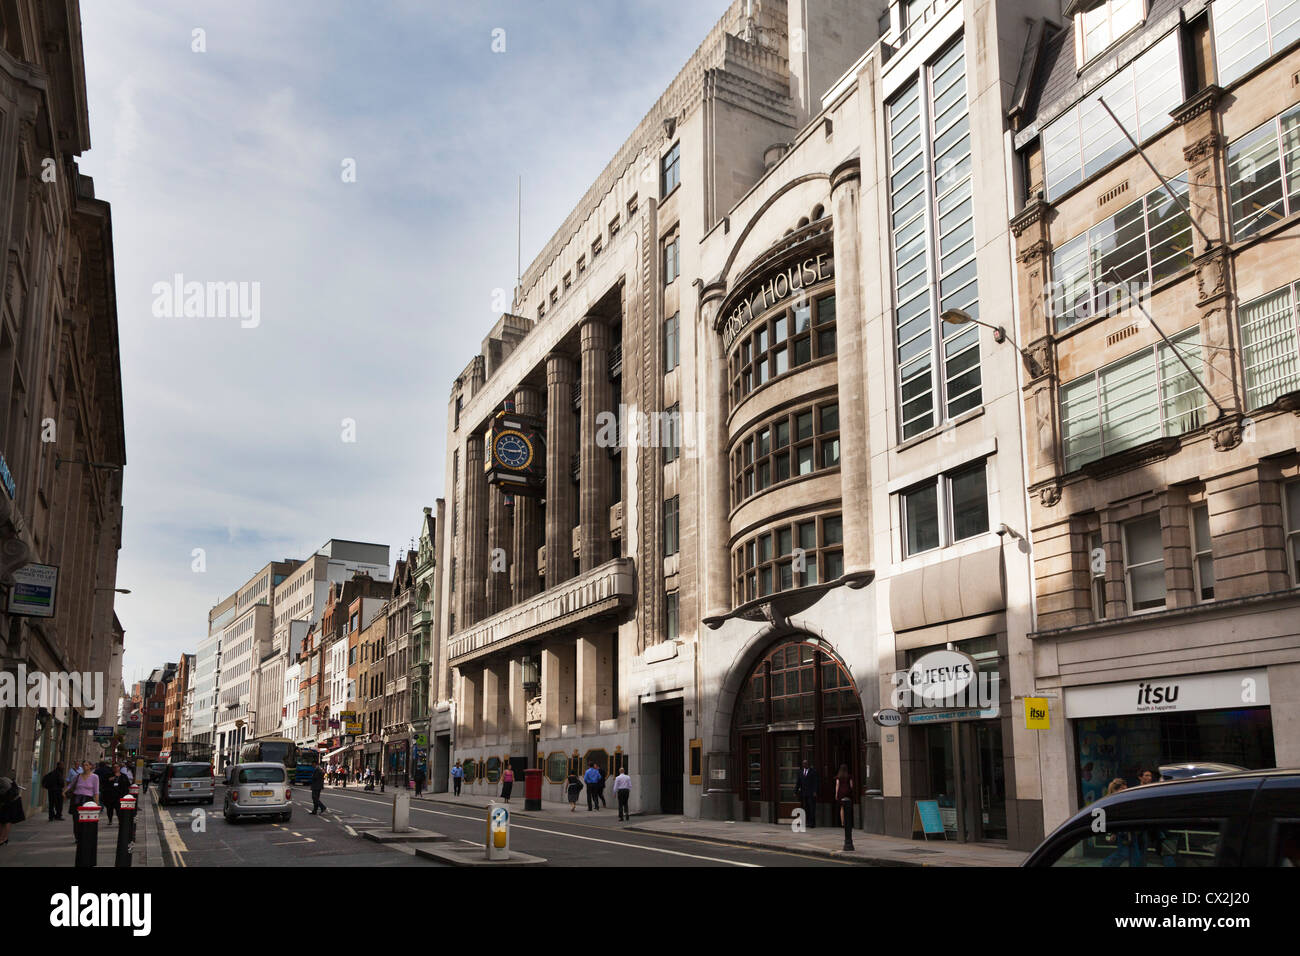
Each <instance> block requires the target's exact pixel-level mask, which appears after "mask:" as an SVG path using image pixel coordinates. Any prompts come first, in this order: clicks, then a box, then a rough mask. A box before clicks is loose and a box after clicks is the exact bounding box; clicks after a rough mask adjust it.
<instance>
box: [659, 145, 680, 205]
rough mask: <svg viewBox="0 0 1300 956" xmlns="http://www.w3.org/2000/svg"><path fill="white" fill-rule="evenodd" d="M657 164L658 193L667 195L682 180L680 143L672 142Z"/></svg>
mask: <svg viewBox="0 0 1300 956" xmlns="http://www.w3.org/2000/svg"><path fill="white" fill-rule="evenodd" d="M659 164H660V165H659V195H660V196H667V195H668V194H669V193H670V192H672V191H673V190H674V189H676V188H677V184H678V183H680V182H681V181H682V176H681V172H682V169H681V167H682V144H681V143H680V142H676V143H673V148H672V149H670V150H668V152H667V153H666V154H665V155H664V157H663V159H661V160H660V161H659Z"/></svg>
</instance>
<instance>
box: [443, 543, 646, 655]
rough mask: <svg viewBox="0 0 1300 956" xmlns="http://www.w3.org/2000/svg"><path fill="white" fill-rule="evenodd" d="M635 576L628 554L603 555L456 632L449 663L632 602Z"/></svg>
mask: <svg viewBox="0 0 1300 956" xmlns="http://www.w3.org/2000/svg"><path fill="white" fill-rule="evenodd" d="M635 581H636V572H635V568H634V566H633V562H632V559H631V558H615V559H614V560H612V561H606V562H605V563H604V564H602V565H601V566H600V567H598V568H593V569H592V570H590V571H588V572H587V573H586V574H582V575H579V576H578V577H576V578H572V579H571V580H568V581H565V582H564V583H563V584H560V585H558V586H556V587H554V588H551V589H550V590H549V591H545V592H543V593H541V594H539V595H537V596H536V597H532V598H529V599H528V600H527V601H522V602H520V603H519V604H516V605H515V606H514V607H512V608H509V609H507V610H505V611H502V612H501V613H500V614H496V615H493V616H492V617H490V618H487V619H486V620H483V621H480V622H479V623H477V624H475V625H474V626H473V627H469V628H466V629H465V630H463V631H461V632H460V633H458V634H456V635H455V636H454V637H453V638H452V639H451V641H450V642H449V643H450V648H449V652H448V657H449V660H448V663H449V664H450V665H451V666H452V667H458V666H460V665H462V664H466V663H468V662H470V661H472V660H475V659H477V658H480V657H485V656H487V655H488V654H494V653H496V652H498V651H502V650H505V649H506V648H508V647H513V646H514V645H516V644H522V643H524V642H526V641H530V640H534V639H536V638H538V637H541V636H542V635H544V634H547V633H548V632H551V631H555V630H559V629H560V628H564V627H570V626H572V625H574V624H577V623H578V622H579V621H584V620H587V619H589V618H594V617H599V616H601V615H604V614H610V613H612V612H615V611H618V610H620V609H622V608H626V607H631V606H632V603H633V600H634V587H635Z"/></svg>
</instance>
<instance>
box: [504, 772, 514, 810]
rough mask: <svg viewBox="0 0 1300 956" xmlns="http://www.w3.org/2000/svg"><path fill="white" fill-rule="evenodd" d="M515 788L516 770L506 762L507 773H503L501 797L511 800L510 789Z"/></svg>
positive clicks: (507, 800)
mask: <svg viewBox="0 0 1300 956" xmlns="http://www.w3.org/2000/svg"><path fill="white" fill-rule="evenodd" d="M514 788H515V772H514V770H513V769H511V767H510V764H506V769H505V773H503V774H501V799H502V800H504V801H505V802H506V803H509V802H510V791H511V790H513V789H514Z"/></svg>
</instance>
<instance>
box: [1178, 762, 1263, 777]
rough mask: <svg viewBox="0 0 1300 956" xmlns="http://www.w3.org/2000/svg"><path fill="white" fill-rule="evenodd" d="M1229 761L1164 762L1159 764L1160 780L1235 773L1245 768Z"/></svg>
mask: <svg viewBox="0 0 1300 956" xmlns="http://www.w3.org/2000/svg"><path fill="white" fill-rule="evenodd" d="M1245 769H1246V768H1245V767H1238V766H1237V765H1236V764H1231V763H1213V762H1208V761H1202V762H1199V763H1166V764H1161V765H1160V779H1161V780H1186V779H1187V778H1188V777H1204V776H1207V775H1209V774H1212V773H1235V772H1237V771H1239V770H1245Z"/></svg>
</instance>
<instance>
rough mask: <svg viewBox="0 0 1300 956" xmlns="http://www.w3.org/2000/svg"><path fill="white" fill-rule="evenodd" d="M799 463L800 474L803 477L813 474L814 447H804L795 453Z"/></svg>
mask: <svg viewBox="0 0 1300 956" xmlns="http://www.w3.org/2000/svg"><path fill="white" fill-rule="evenodd" d="M795 456H796V460H797V462H798V473H799V474H801V475H811V474H812V472H813V447H812V445H804V446H803V447H802V448H800V449H799V450H798V451H796V452H795Z"/></svg>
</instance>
